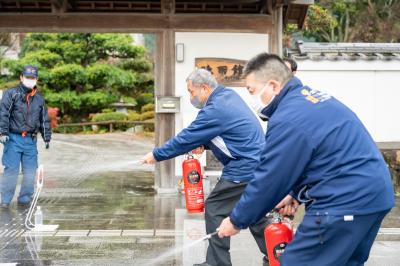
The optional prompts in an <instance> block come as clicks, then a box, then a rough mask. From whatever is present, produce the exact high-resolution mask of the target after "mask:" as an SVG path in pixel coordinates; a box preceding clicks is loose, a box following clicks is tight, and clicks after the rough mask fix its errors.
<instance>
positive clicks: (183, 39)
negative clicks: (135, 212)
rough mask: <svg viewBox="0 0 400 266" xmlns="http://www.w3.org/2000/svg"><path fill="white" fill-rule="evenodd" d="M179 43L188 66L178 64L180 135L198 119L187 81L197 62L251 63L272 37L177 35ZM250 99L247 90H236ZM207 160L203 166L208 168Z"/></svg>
mask: <svg viewBox="0 0 400 266" xmlns="http://www.w3.org/2000/svg"><path fill="white" fill-rule="evenodd" d="M175 42H176V43H183V44H184V50H185V51H184V62H182V63H178V62H176V63H175V95H176V96H181V112H180V113H179V114H177V115H176V118H175V121H176V122H175V132H176V133H179V132H180V131H181V130H182V129H183V128H184V127H186V126H188V125H189V124H190V123H191V122H192V121H193V120H194V119H195V117H196V115H197V112H198V110H196V109H195V108H193V107H192V105H191V104H190V97H189V94H188V92H187V88H186V77H187V76H188V75H189V74H190V73H191V72H192V71H193V70H194V69H195V58H198V57H218V58H231V59H241V60H249V59H250V58H251V57H253V56H254V55H256V54H258V53H261V52H266V51H268V35H266V34H252V33H223V32H212V33H211V32H177V33H176V35H175ZM235 90H237V91H238V93H239V95H241V96H242V97H247V93H246V91H245V88H235ZM204 157H205V156H203V158H202V165H205V158H204ZM175 164H176V165H175V169H176V175H182V169H181V168H182V166H181V164H182V156H181V157H179V158H177V159H176V160H175Z"/></svg>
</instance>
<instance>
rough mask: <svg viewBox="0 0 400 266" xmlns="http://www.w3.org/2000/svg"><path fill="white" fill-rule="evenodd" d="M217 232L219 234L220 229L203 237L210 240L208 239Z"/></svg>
mask: <svg viewBox="0 0 400 266" xmlns="http://www.w3.org/2000/svg"><path fill="white" fill-rule="evenodd" d="M216 234H218V230H217V231H215V232H214V233H211V234H208V235H206V236H205V237H203V240H208V239H210V238H211V237H213V236H215V235H216Z"/></svg>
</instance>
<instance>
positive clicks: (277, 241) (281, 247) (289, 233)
mask: <svg viewBox="0 0 400 266" xmlns="http://www.w3.org/2000/svg"><path fill="white" fill-rule="evenodd" d="M272 216H273V222H272V223H271V224H269V225H267V227H266V228H265V230H264V237H265V244H266V248H267V253H268V259H269V265H270V266H279V265H280V263H279V257H280V256H281V255H282V254H283V252H284V251H285V248H286V245H287V244H288V243H289V242H290V241H292V238H293V228H292V226H291V225H290V224H287V223H282V218H281V216H280V214H279V213H277V212H274V213H273V214H272Z"/></svg>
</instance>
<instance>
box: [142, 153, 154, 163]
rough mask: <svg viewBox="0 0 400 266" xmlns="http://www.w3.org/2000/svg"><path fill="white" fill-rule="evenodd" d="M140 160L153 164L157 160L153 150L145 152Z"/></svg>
mask: <svg viewBox="0 0 400 266" xmlns="http://www.w3.org/2000/svg"><path fill="white" fill-rule="evenodd" d="M140 162H141V163H142V164H155V163H156V162H157V161H156V159H155V158H154V155H153V152H149V153H148V154H146V155H145V156H144V157H143V158H142V159H141V160H140Z"/></svg>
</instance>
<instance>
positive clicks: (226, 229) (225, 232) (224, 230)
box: [217, 217, 240, 238]
mask: <svg viewBox="0 0 400 266" xmlns="http://www.w3.org/2000/svg"><path fill="white" fill-rule="evenodd" d="M217 231H218V236H219V238H224V237H227V236H233V235H236V234H238V233H239V232H240V230H238V229H236V228H235V226H234V225H233V224H232V222H231V219H230V218H229V217H226V218H225V219H224V220H222V222H221V224H220V225H219V227H218V228H217Z"/></svg>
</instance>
